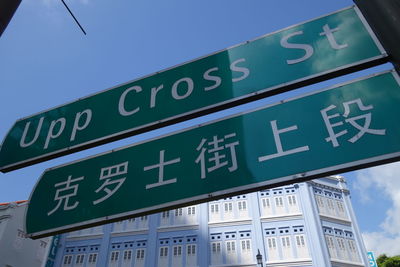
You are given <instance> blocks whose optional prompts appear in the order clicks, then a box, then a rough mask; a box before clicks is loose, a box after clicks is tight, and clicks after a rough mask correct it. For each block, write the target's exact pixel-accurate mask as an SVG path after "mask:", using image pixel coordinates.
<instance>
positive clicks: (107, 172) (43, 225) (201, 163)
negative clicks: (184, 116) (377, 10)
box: [26, 71, 400, 238]
mask: <svg viewBox="0 0 400 267" xmlns="http://www.w3.org/2000/svg"><path fill="white" fill-rule="evenodd" d="M399 82H400V79H399V76H398V75H397V74H396V72H394V71H392V72H385V73H383V74H379V75H374V76H370V77H367V78H364V79H359V80H357V81H353V82H351V83H347V84H344V85H341V86H338V87H334V88H330V89H325V90H322V91H319V92H314V93H311V94H308V95H305V96H303V97H299V98H295V99H292V100H288V101H284V102H283V103H279V104H275V105H271V106H267V107H265V108H262V109H257V110H254V111H250V112H246V113H243V114H239V115H235V116H230V117H226V118H223V119H220V120H217V121H214V122H210V123H207V124H205V125H202V126H197V127H193V128H190V129H186V130H183V131H180V132H177V133H172V134H169V135H167V136H164V137H159V138H156V139H153V140H149V141H146V142H143V143H140V144H135V145H131V146H128V147H125V148H121V149H118V150H113V151H110V152H106V153H103V154H100V155H97V156H94V157H90V158H87V159H83V160H80V161H76V162H73V163H70V164H66V165H62V166H59V167H55V168H51V169H48V170H46V171H45V172H44V173H43V175H42V177H41V178H40V179H39V181H38V183H37V184H36V186H35V188H34V190H33V192H32V194H31V197H30V200H29V207H28V210H27V214H26V231H27V233H28V235H29V236H30V237H32V238H39V237H43V236H47V235H52V234H54V233H60V232H65V231H68V230H73V229H80V228H84V227H90V226H94V225H99V224H105V223H108V222H112V221H117V220H121V219H124V218H129V217H134V216H139V215H143V214H149V213H153V212H157V211H161V210H167V209H171V208H174V207H178V206H183V205H188V204H190V203H198V202H204V201H210V200H213V199H219V198H222V197H225V196H229V195H234V194H238V193H245V192H251V191H256V190H258V189H261V188H266V187H273V186H276V185H278V184H288V183H293V182H296V181H303V180H307V179H313V178H317V177H321V176H325V175H329V174H334V173H338V172H342V171H349V170H353V169H358V168H361V167H366V166H373V165H377V164H381V163H386V162H391V161H394V160H396V159H398V158H399V157H400V139H399V136H400V124H399V123H398V118H399V117H400V85H399Z"/></svg>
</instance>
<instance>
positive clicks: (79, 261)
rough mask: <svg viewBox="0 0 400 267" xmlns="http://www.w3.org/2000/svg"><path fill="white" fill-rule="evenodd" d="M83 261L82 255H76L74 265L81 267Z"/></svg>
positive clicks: (83, 256)
mask: <svg viewBox="0 0 400 267" xmlns="http://www.w3.org/2000/svg"><path fill="white" fill-rule="evenodd" d="M84 259H85V255H84V254H79V255H76V258H75V265H83V260H84Z"/></svg>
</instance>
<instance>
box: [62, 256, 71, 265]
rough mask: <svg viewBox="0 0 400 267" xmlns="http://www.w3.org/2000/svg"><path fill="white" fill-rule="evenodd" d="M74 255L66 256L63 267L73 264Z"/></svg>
mask: <svg viewBox="0 0 400 267" xmlns="http://www.w3.org/2000/svg"><path fill="white" fill-rule="evenodd" d="M72 257H73V255H65V256H64V260H63V266H69V265H71V264H72Z"/></svg>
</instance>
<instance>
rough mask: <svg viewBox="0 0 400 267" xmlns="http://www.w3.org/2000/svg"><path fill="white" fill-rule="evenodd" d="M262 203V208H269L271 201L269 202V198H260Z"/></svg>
mask: <svg viewBox="0 0 400 267" xmlns="http://www.w3.org/2000/svg"><path fill="white" fill-rule="evenodd" d="M261 202H262V205H263V207H264V208H270V207H271V203H270V202H269V198H262V199H261Z"/></svg>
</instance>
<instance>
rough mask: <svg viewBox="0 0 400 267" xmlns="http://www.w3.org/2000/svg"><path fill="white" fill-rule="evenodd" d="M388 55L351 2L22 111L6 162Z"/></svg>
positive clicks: (57, 152) (86, 144) (76, 147)
mask: <svg viewBox="0 0 400 267" xmlns="http://www.w3.org/2000/svg"><path fill="white" fill-rule="evenodd" d="M355 33H356V34H355ZM386 60H387V59H386V53H385V51H384V50H383V48H382V47H381V45H380V44H379V42H378V41H377V39H376V38H375V36H374V34H373V33H372V31H371V29H370V28H369V26H368V25H367V24H366V22H365V20H364V19H363V17H362V16H361V15H360V13H359V11H358V9H356V8H347V9H344V10H341V11H338V12H335V13H333V14H330V15H327V16H323V17H320V18H317V19H314V20H311V21H308V22H305V23H303V24H300V25H295V26H292V27H289V28H287V29H284V30H281V31H278V32H275V33H272V34H268V35H265V36H263V37H260V38H258V39H256V40H253V41H249V42H246V43H243V44H240V45H237V46H234V47H231V48H228V49H226V50H223V51H220V52H218V53H215V54H212V55H209V56H206V57H203V58H199V59H197V60H194V61H191V62H188V63H185V64H183V65H180V66H176V67H173V68H170V69H167V70H164V71H162V72H158V73H156V74H153V75H150V76H148V77H144V78H142V79H138V80H135V81H132V82H128V83H126V84H122V85H119V86H116V87H115V88H111V89H109V90H106V91H102V92H100V93H97V94H94V95H91V96H88V97H85V98H81V99H79V100H77V101H75V102H71V103H68V104H65V105H62V106H59V107H56V108H53V109H50V110H47V111H45V112H41V113H38V114H35V115H33V116H30V117H27V118H23V119H20V120H18V121H17V122H16V123H15V124H14V126H13V127H12V128H11V130H10V131H9V132H8V134H7V136H6V137H5V139H4V141H3V144H2V146H1V150H0V170H1V171H2V172H8V171H12V170H15V169H18V168H22V167H25V166H29V165H32V164H34V163H38V162H42V161H45V160H48V159H52V158H55V157H58V156H61V155H66V154H70V153H73V152H76V151H80V150H83V149H86V148H90V147H94V146H96V145H100V144H104V143H107V142H110V141H115V140H118V139H122V138H125V137H128V136H132V135H134V134H138V133H142V132H146V131H149V130H152V129H156V128H160V127H163V126H166V125H171V124H173V123H176V122H180V121H183V120H187V119H191V118H194V117H197V116H201V115H205V114H209V113H212V112H215V111H218V110H222V109H225V108H228V107H232V106H235V105H238V104H242V103H247V102H250V101H253V100H256V99H260V98H263V97H266V96H269V95H272V94H276V93H279V92H283V91H287V90H291V89H294V88H298V87H301V86H304V85H308V84H310V83H313V82H318V81H322V80H324V79H328V78H332V77H337V76H339V75H342V74H346V73H349V72H352V71H355V70H359V69H362V68H366V67H370V66H373V65H376V64H379V63H382V62H385V61H386Z"/></svg>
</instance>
